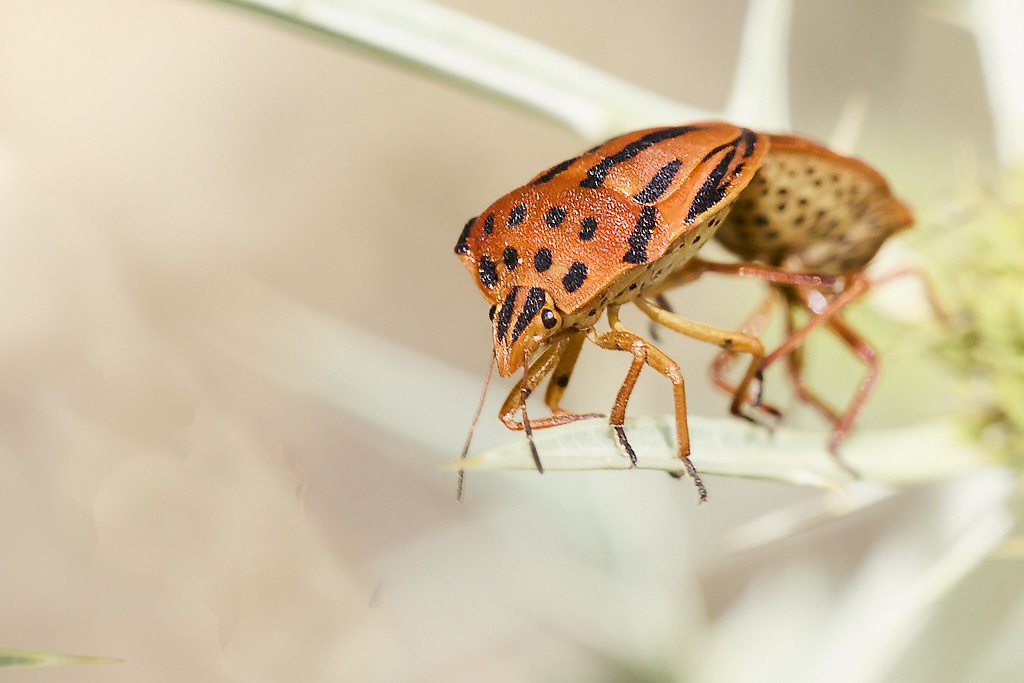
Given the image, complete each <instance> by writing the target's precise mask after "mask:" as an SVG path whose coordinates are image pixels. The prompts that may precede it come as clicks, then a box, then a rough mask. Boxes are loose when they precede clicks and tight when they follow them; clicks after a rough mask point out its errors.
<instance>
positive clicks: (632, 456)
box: [612, 425, 636, 467]
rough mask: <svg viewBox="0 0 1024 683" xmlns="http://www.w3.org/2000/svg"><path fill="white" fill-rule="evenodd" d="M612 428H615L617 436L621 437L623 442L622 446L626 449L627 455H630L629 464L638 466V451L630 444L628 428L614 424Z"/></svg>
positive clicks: (621, 442) (620, 439)
mask: <svg viewBox="0 0 1024 683" xmlns="http://www.w3.org/2000/svg"><path fill="white" fill-rule="evenodd" d="M612 429H614V430H615V436H617V437H618V438H619V443H620V444H622V447H623V448H624V449H625V450H626V455H628V456H629V463H630V465H629V466H630V467H636V453H635V452H634V451H633V447H632V446H631V445H630V444H629V439H627V438H626V430H625V429H624V428H623V426H622V425H612Z"/></svg>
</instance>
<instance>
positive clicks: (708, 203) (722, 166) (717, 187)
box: [686, 138, 741, 223]
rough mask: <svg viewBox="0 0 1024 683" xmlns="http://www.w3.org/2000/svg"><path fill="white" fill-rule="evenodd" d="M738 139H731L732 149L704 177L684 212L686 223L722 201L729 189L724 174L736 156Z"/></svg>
mask: <svg viewBox="0 0 1024 683" xmlns="http://www.w3.org/2000/svg"><path fill="white" fill-rule="evenodd" d="M740 139H741V138H736V139H735V140H733V141H732V143H731V145H732V149H730V150H729V151H728V152H726V154H725V156H723V157H722V160H721V161H719V162H718V164H717V165H716V166H715V168H714V169H713V170H712V171H711V173H709V174H708V177H707V178H705V179H704V184H703V185H701V186H700V189H699V190H698V191H697V195H696V196H695V197H694V198H693V203H692V204H690V210H689V211H687V212H686V222H687V223H692V222H693V219H694V218H696V217H697V216H699V215H701V214H702V213H704V212H705V211H707V210H708V209H710V208H712V207H713V206H714V205H715V204H717V203H718V202H720V201H722V197H724V196H725V193H726V192H727V191H728V190H729V180H728V179H727V178H726V177H725V176H726V174H727V173H728V172H729V166H730V165H731V164H732V160H733V159H734V158H735V157H736V146H737V145H738V144H739V142H740ZM725 148H726V146H724V145H723V146H722V147H720V148H718V149H715V150H713V151H712V152H711V154H709V155H708V156H709V157H710V156H712V155H714V154H716V153H718V152H719V151H721V150H722V149H725ZM705 158H707V157H705Z"/></svg>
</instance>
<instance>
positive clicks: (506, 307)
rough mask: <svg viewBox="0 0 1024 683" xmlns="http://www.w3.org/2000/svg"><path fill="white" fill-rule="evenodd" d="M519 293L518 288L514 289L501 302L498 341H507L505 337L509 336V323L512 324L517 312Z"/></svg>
mask: <svg viewBox="0 0 1024 683" xmlns="http://www.w3.org/2000/svg"><path fill="white" fill-rule="evenodd" d="M518 292H519V288H518V287H513V288H512V291H511V292H509V293H508V296H506V297H505V300H504V301H502V302H501V311H500V312H499V313H498V323H497V325H498V329H497V332H498V339H500V340H501V341H505V335H507V334H508V326H509V323H511V322H512V314H513V313H514V312H515V305H516V294H517V293H518Z"/></svg>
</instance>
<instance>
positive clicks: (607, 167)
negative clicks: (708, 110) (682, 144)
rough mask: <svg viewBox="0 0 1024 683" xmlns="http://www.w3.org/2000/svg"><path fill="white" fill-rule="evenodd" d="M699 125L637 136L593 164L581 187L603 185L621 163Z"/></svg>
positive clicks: (591, 187) (663, 129)
mask: <svg viewBox="0 0 1024 683" xmlns="http://www.w3.org/2000/svg"><path fill="white" fill-rule="evenodd" d="M699 129H700V128H699V126H679V127H676V128H662V129H661V130H656V131H654V132H651V133H648V134H647V135H644V136H642V137H639V138H637V139H636V140H634V141H633V142H631V143H629V144H628V145H626V146H625V147H623V148H622V149H620V150H619V151H618V152H616V153H615V154H609V155H608V156H606V157H605V158H604V159H601V161H599V162H597V163H596V164H594V165H593V166H591V167H590V168H588V169H587V177H586V178H584V179H583V180H581V181H580V187H586V188H590V189H595V188H598V187H601V186H602V185H603V184H604V180H605V178H606V177H608V173H609V172H610V171H611V170H612V169H613V168H614V167H615V166H618V165H619V164H621V163H624V162H626V161H629V160H630V159H632V158H633V157H635V156H636V155H638V154H640V153H641V152H643V151H644V150H645V149H647V148H648V147H651V146H652V145H656V144H658V143H659V142H664V141H665V140H671V139H672V138H678V137H681V136H683V135H686V134H687V133H692V132H693V131H695V130H699Z"/></svg>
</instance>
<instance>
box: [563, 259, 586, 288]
mask: <svg viewBox="0 0 1024 683" xmlns="http://www.w3.org/2000/svg"><path fill="white" fill-rule="evenodd" d="M586 279H587V264H585V263H581V262H579V261H576V262H574V263H573V264H572V265H571V266H569V272H568V273H566V274H565V277H563V278H562V286H563V287H565V291H567V292H569V293H570V294H571V293H572V292H575V291H576V290H577V289H579V288H580V287H582V286H583V283H584V281H586Z"/></svg>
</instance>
